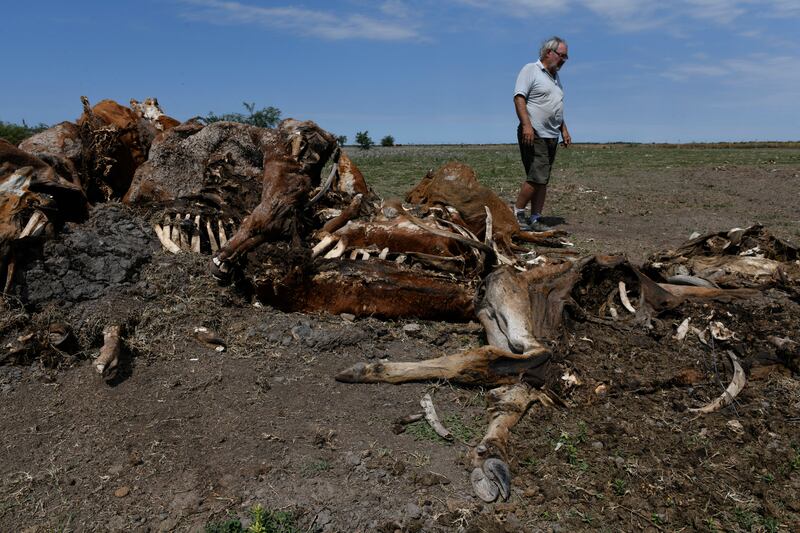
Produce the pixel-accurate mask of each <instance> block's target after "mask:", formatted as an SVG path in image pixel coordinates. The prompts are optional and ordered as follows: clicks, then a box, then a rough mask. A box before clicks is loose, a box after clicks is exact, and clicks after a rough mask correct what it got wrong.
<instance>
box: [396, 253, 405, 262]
mask: <svg viewBox="0 0 800 533" xmlns="http://www.w3.org/2000/svg"><path fill="white" fill-rule="evenodd" d="M405 260H406V256H405V254H400V255H398V256H397V257H395V259H394V262H395V263H397V264H398V265H399V264H401V263H404V262H405Z"/></svg>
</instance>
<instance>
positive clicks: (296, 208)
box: [213, 119, 336, 265]
mask: <svg viewBox="0 0 800 533" xmlns="http://www.w3.org/2000/svg"><path fill="white" fill-rule="evenodd" d="M335 147H336V140H335V139H334V138H333V136H332V135H331V134H330V133H328V132H326V131H324V130H322V129H321V128H320V127H319V126H317V125H316V124H315V123H313V122H311V121H306V122H300V121H297V120H294V119H286V120H284V121H283V122H281V124H280V125H279V126H278V136H277V138H276V141H275V144H274V146H272V147H270V149H268V150H267V149H265V152H264V174H263V177H262V183H263V190H262V194H261V203H259V204H258V205H257V206H256V207H255V209H253V212H252V213H251V214H250V215H248V216H247V217H246V218H245V219H244V220H243V221H242V225H241V226H240V228H239V229H238V231H237V232H236V234H235V235H234V236H233V237H232V238H231V240H230V241H228V243H227V245H226V246H224V247H222V249H221V250H220V251H219V253H218V254H217V256H216V257H215V258H214V263H213V264H215V265H219V264H220V263H226V262H230V261H236V260H237V259H238V258H239V257H241V256H242V255H243V254H246V253H247V252H248V251H250V250H252V249H253V248H254V247H256V246H258V245H259V244H261V243H263V242H264V241H266V240H292V241H299V237H300V236H301V226H302V224H301V221H300V214H301V212H302V210H303V208H304V207H305V204H306V202H307V201H308V199H309V193H310V192H311V190H312V189H313V187H315V186H317V185H319V181H320V172H321V171H322V167H323V166H324V165H325V163H326V162H327V160H328V159H329V158H330V156H331V154H332V153H333V150H334V148H335Z"/></svg>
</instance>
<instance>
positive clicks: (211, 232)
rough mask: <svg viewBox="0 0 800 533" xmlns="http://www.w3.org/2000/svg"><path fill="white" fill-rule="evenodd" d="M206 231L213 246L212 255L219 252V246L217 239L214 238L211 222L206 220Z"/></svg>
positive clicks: (209, 242)
mask: <svg viewBox="0 0 800 533" xmlns="http://www.w3.org/2000/svg"><path fill="white" fill-rule="evenodd" d="M206 231H207V232H208V244H209V246H211V253H212V254H213V253H215V252H216V251H217V250H219V246H218V245H217V238H216V237H215V236H214V231H213V230H212V229H211V221H210V220H206Z"/></svg>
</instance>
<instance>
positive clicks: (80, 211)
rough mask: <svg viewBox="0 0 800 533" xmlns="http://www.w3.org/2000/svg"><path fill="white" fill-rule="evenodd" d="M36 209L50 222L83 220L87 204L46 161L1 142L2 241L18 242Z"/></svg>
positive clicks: (0, 236) (0, 231)
mask: <svg viewBox="0 0 800 533" xmlns="http://www.w3.org/2000/svg"><path fill="white" fill-rule="evenodd" d="M33 209H38V210H41V211H43V212H44V213H45V214H46V215H47V217H48V219H50V220H51V221H63V220H81V219H82V218H84V217H85V216H86V212H87V203H86V198H85V196H84V195H83V191H82V190H81V189H80V187H78V186H76V185H75V184H73V183H70V182H68V181H67V180H65V179H64V178H62V177H61V176H59V175H58V174H57V173H56V172H55V170H54V169H53V168H52V167H50V166H49V165H47V164H46V163H45V162H44V161H42V160H41V159H39V158H37V157H36V156H33V155H31V154H28V153H26V152H24V151H22V150H20V149H19V148H17V147H16V146H14V145H12V144H11V143H9V142H7V141H5V140H3V139H0V241H1V242H2V243H3V244H4V245H5V244H7V243H8V241H9V240H12V239H15V238H16V237H17V236H18V235H19V233H20V231H21V230H22V226H23V225H24V224H25V223H26V222H27V218H29V217H30V216H31V214H32V211H33Z"/></svg>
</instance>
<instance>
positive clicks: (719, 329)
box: [708, 320, 736, 341]
mask: <svg viewBox="0 0 800 533" xmlns="http://www.w3.org/2000/svg"><path fill="white" fill-rule="evenodd" d="M708 331H709V332H711V336H712V337H714V338H715V339H716V340H718V341H727V340H730V339H733V338H735V337H736V334H735V333H734V332H733V331H731V330H729V329H728V328H726V327H725V325H724V324H723V323H722V322H719V321H717V320H715V321H713V322H711V323H709V324H708Z"/></svg>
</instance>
